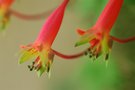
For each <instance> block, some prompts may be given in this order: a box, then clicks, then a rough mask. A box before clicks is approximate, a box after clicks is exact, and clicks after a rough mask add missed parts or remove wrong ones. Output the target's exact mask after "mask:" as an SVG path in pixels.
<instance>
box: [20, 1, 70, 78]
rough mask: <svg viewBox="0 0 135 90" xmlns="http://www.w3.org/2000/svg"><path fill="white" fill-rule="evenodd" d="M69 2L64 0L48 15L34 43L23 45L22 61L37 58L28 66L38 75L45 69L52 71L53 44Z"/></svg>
mask: <svg viewBox="0 0 135 90" xmlns="http://www.w3.org/2000/svg"><path fill="white" fill-rule="evenodd" d="M68 2H69V0H64V2H63V3H62V4H61V5H60V6H59V7H58V8H57V9H56V10H55V11H54V12H53V13H52V14H51V15H50V17H48V19H47V21H46V23H45V24H44V25H43V27H42V29H41V31H40V33H39V35H38V37H37V39H36V40H35V42H34V43H32V44H30V45H27V46H22V49H23V51H22V56H21V58H20V63H24V62H26V61H28V60H31V59H35V60H34V62H33V64H32V65H31V66H28V67H29V68H30V70H33V69H35V70H36V71H37V73H38V76H41V75H42V73H43V72H45V71H46V72H47V73H49V71H50V66H51V64H52V62H53V57H54V53H53V51H52V49H51V46H52V43H53V42H54V40H55V37H56V35H57V33H58V31H59V29H60V26H61V23H62V20H63V16H64V11H65V8H66V6H67V4H68Z"/></svg>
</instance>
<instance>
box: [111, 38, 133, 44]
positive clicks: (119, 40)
mask: <svg viewBox="0 0 135 90" xmlns="http://www.w3.org/2000/svg"><path fill="white" fill-rule="evenodd" d="M111 39H112V40H114V41H116V42H119V43H128V42H131V41H135V36H133V37H130V38H126V39H119V38H116V37H114V36H111Z"/></svg>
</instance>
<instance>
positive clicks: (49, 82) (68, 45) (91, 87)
mask: <svg viewBox="0 0 135 90" xmlns="http://www.w3.org/2000/svg"><path fill="white" fill-rule="evenodd" d="M62 1H63V0H20V1H17V2H15V3H14V5H13V6H12V8H13V9H14V10H17V11H20V12H23V13H27V14H36V13H40V12H43V11H47V10H49V9H52V8H55V7H57V6H58V5H59V4H60V3H61V2H62ZM107 1H108V0H70V3H69V4H68V7H67V10H66V12H65V17H64V20H63V24H62V26H61V30H60V32H59V34H58V36H57V38H56V40H55V42H54V43H53V48H54V49H56V50H58V51H60V52H63V53H65V54H73V53H77V52H79V51H82V50H83V49H85V48H86V47H88V45H86V46H82V47H79V48H75V47H74V44H75V42H76V40H78V38H79V35H77V33H76V29H77V28H81V29H84V30H87V29H88V28H90V27H91V26H92V25H93V24H94V23H95V21H96V19H97V17H98V16H99V15H100V13H101V11H102V10H103V8H104V6H105V5H106V3H107ZM45 19H46V18H45ZM44 21H45V20H39V21H25V20H20V19H18V18H16V17H14V16H12V17H11V22H10V24H9V26H8V28H7V29H6V31H5V32H3V33H1V35H0V42H1V44H0V53H1V54H0V60H1V63H0V90H135V42H130V43H126V44H119V43H116V42H114V44H113V49H112V52H111V54H110V59H109V64H108V67H106V65H105V61H104V60H103V59H102V57H100V58H99V59H98V60H96V61H94V62H93V61H92V60H91V59H89V58H88V57H82V58H79V59H75V60H69V61H66V60H64V59H61V58H59V57H55V59H54V60H55V61H54V63H53V66H52V70H51V78H50V79H49V78H48V76H47V75H46V74H44V75H42V77H40V78H38V77H37V75H36V73H35V72H30V71H29V69H27V64H29V63H26V64H23V65H19V64H18V56H17V53H18V51H19V46H20V45H26V44H29V43H31V42H33V41H34V39H35V38H36V36H37V34H38V32H39V30H40V29H41V27H42V25H43V23H44ZM134 27H135V0H125V2H124V4H123V7H122V10H121V12H120V15H119V17H118V19H117V22H116V24H115V26H114V27H113V29H112V32H111V34H112V35H114V36H116V37H119V38H126V37H129V36H134V35H135V30H134Z"/></svg>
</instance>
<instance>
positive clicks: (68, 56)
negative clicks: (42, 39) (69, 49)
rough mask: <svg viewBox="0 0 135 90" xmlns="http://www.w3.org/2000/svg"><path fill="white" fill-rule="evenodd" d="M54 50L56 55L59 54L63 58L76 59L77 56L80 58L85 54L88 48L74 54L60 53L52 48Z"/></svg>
mask: <svg viewBox="0 0 135 90" xmlns="http://www.w3.org/2000/svg"><path fill="white" fill-rule="evenodd" d="M52 51H53V53H54V54H55V55H57V56H59V57H61V58H64V59H75V58H79V57H81V56H83V55H84V53H85V52H86V50H85V51H82V52H80V53H77V54H74V55H65V54H62V53H60V52H58V51H55V50H52Z"/></svg>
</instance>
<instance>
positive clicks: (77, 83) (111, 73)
mask: <svg viewBox="0 0 135 90" xmlns="http://www.w3.org/2000/svg"><path fill="white" fill-rule="evenodd" d="M81 60H86V61H87V62H86V63H85V64H82V66H80V67H79V68H78V69H79V70H76V71H75V72H74V76H71V78H70V79H67V80H64V81H62V84H60V86H59V87H58V88H56V87H55V90H120V86H121V75H120V71H119V68H118V66H117V65H118V64H116V62H115V59H112V58H111V59H110V61H109V64H108V66H107V67H106V65H105V61H103V60H102V59H101V58H100V59H98V60H97V61H94V62H93V61H92V59H89V58H81ZM81 68H82V69H81Z"/></svg>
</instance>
